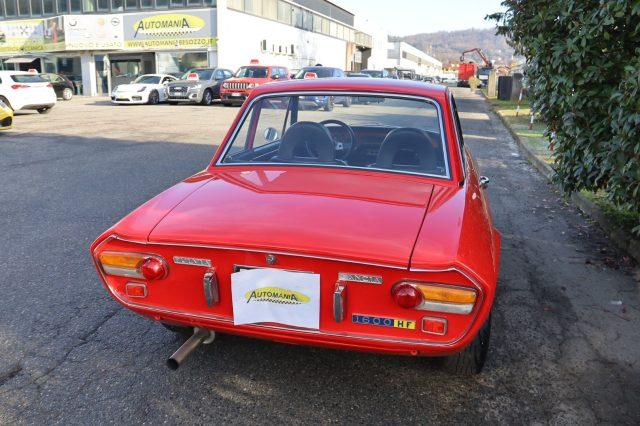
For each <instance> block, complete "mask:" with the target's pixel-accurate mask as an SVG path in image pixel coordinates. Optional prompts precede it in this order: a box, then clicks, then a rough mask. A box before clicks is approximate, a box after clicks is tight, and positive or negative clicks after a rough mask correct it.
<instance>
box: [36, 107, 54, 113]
mask: <svg viewBox="0 0 640 426" xmlns="http://www.w3.org/2000/svg"><path fill="white" fill-rule="evenodd" d="M52 109H53V108H52V107H45V108H39V109H38V112H39V113H40V114H49V113H50V112H51V110H52Z"/></svg>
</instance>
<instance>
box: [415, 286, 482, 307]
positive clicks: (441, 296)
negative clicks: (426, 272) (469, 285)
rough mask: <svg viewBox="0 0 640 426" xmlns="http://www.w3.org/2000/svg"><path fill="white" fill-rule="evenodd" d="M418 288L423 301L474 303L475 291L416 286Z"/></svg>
mask: <svg viewBox="0 0 640 426" xmlns="http://www.w3.org/2000/svg"><path fill="white" fill-rule="evenodd" d="M418 288H419V289H420V291H421V292H422V297H424V299H425V300H430V301H433V302H447V303H475V301H476V292H475V290H466V289H461V288H452V287H443V286H436V285H424V284H420V285H418Z"/></svg>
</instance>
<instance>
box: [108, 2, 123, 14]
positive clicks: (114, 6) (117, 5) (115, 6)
mask: <svg viewBox="0 0 640 426" xmlns="http://www.w3.org/2000/svg"><path fill="white" fill-rule="evenodd" d="M123 1H124V0H111V10H113V11H118V12H122V11H123V10H124V4H123Z"/></svg>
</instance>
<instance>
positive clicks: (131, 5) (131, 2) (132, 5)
mask: <svg viewBox="0 0 640 426" xmlns="http://www.w3.org/2000/svg"><path fill="white" fill-rule="evenodd" d="M124 7H125V8H126V9H127V10H132V9H137V8H138V0H125V3H124Z"/></svg>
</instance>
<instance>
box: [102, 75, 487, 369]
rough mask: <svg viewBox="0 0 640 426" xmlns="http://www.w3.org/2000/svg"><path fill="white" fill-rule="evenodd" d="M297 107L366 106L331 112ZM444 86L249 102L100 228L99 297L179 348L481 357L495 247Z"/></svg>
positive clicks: (274, 89) (256, 93)
mask: <svg viewBox="0 0 640 426" xmlns="http://www.w3.org/2000/svg"><path fill="white" fill-rule="evenodd" d="M309 96H358V97H359V98H364V97H369V98H370V102H366V103H363V104H358V105H353V107H351V108H339V109H334V110H332V111H322V110H317V109H313V110H309V109H305V108H303V107H302V106H301V105H302V103H303V102H304V99H306V98H308V97H309ZM487 182H488V179H486V178H484V177H481V176H479V175H478V173H477V169H476V166H475V163H474V161H473V159H472V158H471V155H470V152H469V150H468V149H467V148H466V147H465V145H464V141H463V138H462V131H461V128H460V123H459V121H458V114H457V111H456V105H455V100H454V98H453V96H452V94H451V93H450V92H449V90H448V89H447V88H446V87H443V86H434V85H426V84H424V83H421V82H415V81H404V80H391V79H346V78H345V79H338V78H332V79H308V80H293V81H289V82H284V83H281V84H265V85H263V86H260V87H259V88H256V89H255V90H253V91H252V93H251V94H250V95H249V97H248V99H247V102H246V103H245V104H244V106H243V107H242V109H241V110H240V112H239V114H238V116H237V118H236V119H235V121H234V123H233V124H232V127H231V129H230V131H229V132H228V133H227V136H226V137H225V139H224V140H223V141H221V144H220V146H219V148H218V150H217V152H216V153H215V155H214V157H213V159H212V160H211V162H210V164H209V166H208V167H207V168H206V169H205V170H203V171H201V172H199V173H197V174H195V175H194V176H191V177H189V178H187V179H185V180H184V181H183V182H181V183H179V184H177V185H175V186H174V187H172V188H169V189H168V190H166V191H165V192H163V193H161V194H160V195H158V196H156V197H154V198H153V199H151V200H149V201H148V202H146V203H145V204H143V205H142V206H141V207H139V208H138V209H136V210H135V211H133V212H132V213H130V214H129V215H128V216H126V217H125V218H124V219H122V220H121V221H119V222H118V223H116V224H115V225H114V226H113V227H111V228H110V229H108V230H107V231H105V232H104V233H103V234H102V235H101V236H100V237H98V239H96V241H95V242H94V243H93V244H92V246H91V255H92V258H93V260H94V262H95V266H96V268H97V271H98V273H99V275H100V278H101V280H102V282H103V284H104V286H105V288H106V290H107V292H108V293H109V294H110V295H111V296H112V297H113V298H114V299H115V300H116V301H118V302H119V303H121V304H122V305H124V306H125V307H127V308H129V309H131V310H133V311H134V312H137V313H138V314H140V315H143V316H146V317H148V318H151V319H153V320H155V321H158V322H161V323H162V324H163V325H165V326H166V327H167V328H169V329H170V330H173V331H178V332H186V333H188V334H190V335H191V337H189V339H188V340H187V341H186V342H185V343H184V344H183V345H182V346H181V347H180V348H179V349H178V350H177V351H176V352H175V353H174V354H173V355H172V356H171V357H170V358H169V360H168V365H169V366H170V367H171V368H174V369H175V368H178V366H179V365H180V363H181V362H183V361H184V359H185V358H186V356H187V355H188V354H189V353H190V352H191V351H192V350H193V349H194V348H196V347H197V346H199V345H200V344H201V343H210V342H211V341H213V339H214V338H215V333H217V332H219V333H232V334H238V335H243V336H248V337H254V338H260V339H269V340H274V341H277V342H284V343H292V344H305V345H316V346H323V347H327V348H335V349H349V350H363V351H373V352H379V353H388V354H399V355H410V356H437V357H446V358H443V365H444V366H445V367H447V368H448V369H449V370H450V371H453V372H455V373H459V374H465V375H466V374H473V373H478V372H480V370H481V369H482V367H483V365H484V363H485V359H486V356H487V350H488V345H489V336H490V330H491V312H492V307H493V301H494V296H495V294H496V285H497V279H498V270H499V259H500V234H499V232H498V231H497V230H496V229H495V228H494V226H493V224H492V219H491V213H490V209H489V204H488V199H487V195H486V193H485V189H484V188H485V186H486V185H487Z"/></svg>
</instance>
